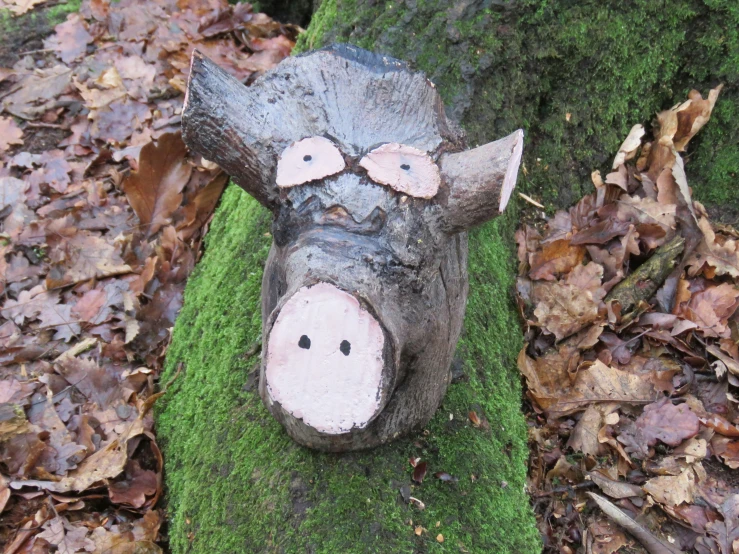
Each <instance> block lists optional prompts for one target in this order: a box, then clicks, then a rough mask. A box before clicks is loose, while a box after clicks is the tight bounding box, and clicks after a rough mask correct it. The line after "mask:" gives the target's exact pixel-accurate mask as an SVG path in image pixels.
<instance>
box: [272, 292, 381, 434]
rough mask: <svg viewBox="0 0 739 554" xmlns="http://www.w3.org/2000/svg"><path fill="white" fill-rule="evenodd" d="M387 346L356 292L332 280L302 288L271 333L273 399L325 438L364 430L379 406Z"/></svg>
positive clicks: (291, 299)
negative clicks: (354, 295) (347, 290)
mask: <svg viewBox="0 0 739 554" xmlns="http://www.w3.org/2000/svg"><path fill="white" fill-rule="evenodd" d="M384 342H385V338H384V333H383V330H382V327H381V326H380V324H379V322H378V321H377V320H376V319H375V318H374V317H373V316H372V315H371V314H370V313H369V312H368V311H367V310H365V309H364V308H363V307H362V306H361V305H360V304H359V301H358V300H357V299H356V298H354V297H353V296H352V295H350V294H348V293H346V292H344V291H342V290H340V289H338V288H336V287H335V286H333V285H330V284H327V283H319V284H316V285H313V286H311V287H303V288H301V289H300V290H299V291H298V292H297V293H295V294H294V295H293V296H292V297H290V299H288V301H287V302H286V303H285V304H284V305H283V306H282V308H281V309H280V311H279V314H278V315H277V318H276V320H275V323H274V325H273V326H272V329H271V331H270V333H269V338H268V341H267V344H268V347H267V357H266V369H265V376H266V381H267V392H268V394H269V397H270V399H271V400H272V401H273V402H275V403H278V404H279V405H280V407H281V408H282V409H283V410H285V411H286V412H288V413H290V414H291V415H292V417H294V418H296V419H300V420H302V421H303V423H304V424H305V425H308V426H310V427H312V428H313V429H315V430H316V431H318V432H320V433H325V434H331V435H335V434H341V433H347V432H349V431H351V430H352V429H362V428H364V427H366V426H367V424H368V423H369V422H370V421H371V420H372V419H373V418H374V417H375V415H377V413H379V411H380V410H381V408H382V405H381V401H382V397H383V395H382V387H383V384H384V383H383V373H384V372H383V369H384V365H385V362H384V358H383V349H384Z"/></svg>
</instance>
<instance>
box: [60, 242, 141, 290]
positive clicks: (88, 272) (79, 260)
mask: <svg viewBox="0 0 739 554" xmlns="http://www.w3.org/2000/svg"><path fill="white" fill-rule="evenodd" d="M48 242H49V246H51V247H52V252H50V257H51V260H52V266H51V269H50V270H49V273H48V275H47V276H46V284H47V286H48V288H49V289H53V288H56V287H61V286H66V285H73V284H75V283H79V282H81V281H87V280H89V279H93V278H97V279H102V278H104V277H110V276H112V275H123V274H126V273H130V272H131V267H130V266H129V265H128V264H126V263H124V261H123V259H122V258H121V253H120V248H119V247H118V246H116V245H113V244H110V243H109V242H108V241H107V240H105V238H104V237H102V236H100V235H98V234H94V233H90V232H88V231H78V232H76V233H74V234H73V235H72V236H66V237H57V236H54V235H49V237H48Z"/></svg>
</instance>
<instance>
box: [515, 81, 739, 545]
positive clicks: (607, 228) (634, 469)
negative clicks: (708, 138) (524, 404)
mask: <svg viewBox="0 0 739 554" xmlns="http://www.w3.org/2000/svg"><path fill="white" fill-rule="evenodd" d="M719 91H720V87H719V88H716V89H714V90H712V91H710V93H709V95H708V98H707V99H703V98H702V97H701V95H700V94H699V93H698V92H697V91H693V92H691V94H690V98H689V99H688V100H687V101H686V102H685V103H683V104H681V105H679V106H676V107H674V108H672V109H670V110H667V111H665V112H662V113H661V114H659V115H658V117H657V125H656V127H655V130H654V136H653V137H652V138H651V140H648V141H647V140H646V139H645V130H644V128H643V127H642V126H641V125H637V126H635V127H634V128H633V129H632V130H631V133H630V134H629V136H628V137H627V139H626V140H625V141H624V143H623V145H622V147H621V149H620V150H619V152H618V154H617V155H616V159H615V161H614V164H613V171H612V172H611V173H609V174H608V175H606V177H605V179H603V178H602V177H601V176H600V174H599V173H598V172H595V173H593V183H594V185H595V193H593V194H591V195H589V196H586V197H585V198H583V199H582V200H580V202H578V204H577V205H575V206H574V207H572V208H571V209H570V210H568V211H560V212H557V213H556V214H555V215H554V216H553V217H552V218H550V219H548V220H547V221H546V222H545V224H544V225H542V226H541V229H537V228H534V227H532V226H529V225H526V226H525V227H523V228H522V229H519V231H518V232H517V235H516V237H517V243H518V256H519V261H520V267H519V278H518V285H517V288H518V299H519V304H520V308H521V311H522V314H523V315H524V317H525V318H526V321H527V324H528V331H527V346H526V347H525V348H524V349H523V350H522V351H521V353H520V356H519V368H520V370H521V372H522V373H523V375H524V376H525V378H526V382H527V385H528V391H527V395H528V397H529V399H530V400H531V404H532V406H533V408H534V411H535V413H534V414H532V420H533V421H532V428H531V439H532V444H533V449H534V450H533V453H532V459H531V467H530V487H531V489H532V491H537V492H535V493H534V495H535V497H537V499H536V500H535V503H536V506H537V512H538V515H539V518H540V529H541V531H542V534H543V536H544V537H545V542H546V547H547V551H549V552H575V551H580V552H582V551H585V552H607V553H610V552H616V551H618V550H619V548H620V547H621V546H623V545H625V544H627V543H633V540H632V539H631V538H629V537H627V535H625V534H624V532H623V529H627V530H628V531H629V532H630V533H631V535H632V536H634V537H637V538H638V540H639V542H640V543H641V545H642V546H643V547H644V548H646V549H647V550H648V551H649V552H680V551H695V552H699V553H701V554H708V553H716V554H738V553H739V526H738V525H737V523H738V520H739V482H737V480H736V475H732V473H731V472H732V471H734V470H736V469H738V468H739V426H738V425H737V422H738V421H739V418H738V416H739V411H738V409H737V404H738V403H739V392H738V390H739V310H738V308H739V242H737V239H739V233H738V232H737V231H736V230H735V229H733V228H730V227H726V226H718V227H715V226H713V225H712V224H711V222H710V221H709V220H708V217H707V216H706V213H705V210H704V209H703V207H702V206H701V205H700V204H699V203H698V202H695V201H693V200H692V198H691V193H690V189H689V187H688V183H687V179H686V177H685V171H684V165H683V160H682V157H681V152H684V151H685V149H686V146H687V144H688V142H689V141H690V139H691V138H692V137H693V136H694V135H695V134H696V133H697V132H698V131H699V130H700V128H701V127H702V126H703V125H705V124H706V122H707V121H708V119H709V117H710V114H711V110H712V109H713V106H714V104H715V102H716V99H717V97H718V94H719ZM588 488H590V489H599V490H598V493H599V494H602V495H605V497H607V498H608V499H610V500H608V499H606V498H602V497H601V496H597V495H594V494H590V493H587V494H586V492H585V491H586V489H588ZM588 494H589V495H590V496H588ZM593 502H596V503H597V504H598V506H600V507H601V508H602V509H603V510H604V511H606V510H607V513H608V514H609V518H611V519H613V520H614V521H616V522H618V523H619V524H620V525H621V527H622V528H623V529H622V528H621V527H619V526H614V525H613V524H612V521H611V520H610V519H609V518H605V517H604V516H603V515H602V513H601V511H600V510H598V509H593V508H595V504H594V503H593ZM617 512H620V515H619V514H618V513H617ZM582 548H584V550H581V549H582Z"/></svg>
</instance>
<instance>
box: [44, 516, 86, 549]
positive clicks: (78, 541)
mask: <svg viewBox="0 0 739 554" xmlns="http://www.w3.org/2000/svg"><path fill="white" fill-rule="evenodd" d="M87 533H88V529H87V528H86V527H79V526H75V525H72V524H71V523H70V522H69V521H67V520H66V519H64V518H61V517H59V516H57V517H55V518H54V519H52V520H51V521H48V522H46V523H45V524H44V531H43V532H41V533H39V534H38V537H39V538H42V539H45V540H47V541H49V543H51V544H53V545H54V546H56V547H57V552H58V553H59V554H74V553H75V552H82V551H86V552H92V550H93V549H94V548H95V543H94V542H92V541H91V540H90V539H88V538H86V537H87Z"/></svg>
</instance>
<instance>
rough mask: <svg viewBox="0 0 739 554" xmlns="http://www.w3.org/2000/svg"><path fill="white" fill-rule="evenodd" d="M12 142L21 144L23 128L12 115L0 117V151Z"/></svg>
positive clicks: (4, 149) (3, 150)
mask: <svg viewBox="0 0 739 554" xmlns="http://www.w3.org/2000/svg"><path fill="white" fill-rule="evenodd" d="M13 144H23V130H22V129H21V128H20V127H18V124H17V123H16V122H15V120H14V119H13V118H12V117H0V153H2V152H5V151H6V150H8V149H9V148H10V147H11V145H13Z"/></svg>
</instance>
